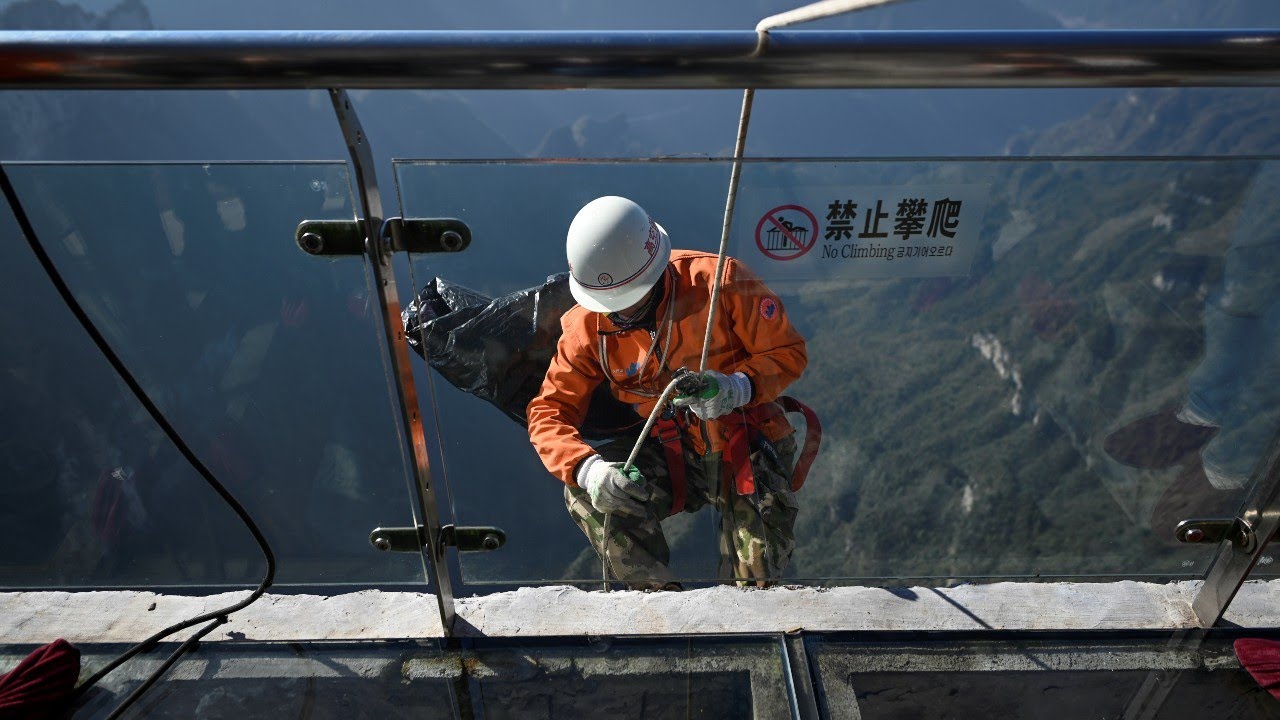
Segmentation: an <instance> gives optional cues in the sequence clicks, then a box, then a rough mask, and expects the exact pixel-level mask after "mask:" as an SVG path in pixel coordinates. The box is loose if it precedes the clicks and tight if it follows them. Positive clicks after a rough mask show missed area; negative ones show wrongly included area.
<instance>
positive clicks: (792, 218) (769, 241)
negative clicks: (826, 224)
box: [756, 205, 818, 262]
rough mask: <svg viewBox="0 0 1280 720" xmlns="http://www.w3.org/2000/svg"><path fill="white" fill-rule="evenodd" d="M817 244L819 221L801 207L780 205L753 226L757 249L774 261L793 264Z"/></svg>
mask: <svg viewBox="0 0 1280 720" xmlns="http://www.w3.org/2000/svg"><path fill="white" fill-rule="evenodd" d="M817 242H818V219H817V218H816V217H814V216H813V213H811V212H809V211H808V210H807V209H806V208H804V207H803V206H801V205H779V206H778V207H776V208H774V209H772V210H770V211H769V212H767V213H765V214H764V217H762V218H760V222H758V223H756V247H758V248H760V252H762V253H764V254H765V256H766V257H769V258H772V259H774V260H780V261H783V262H785V261H787V260H795V259H796V258H798V257H800V256H802V255H804V254H805V253H807V252H809V251H810V250H812V249H813V246H814V244H815V243H817Z"/></svg>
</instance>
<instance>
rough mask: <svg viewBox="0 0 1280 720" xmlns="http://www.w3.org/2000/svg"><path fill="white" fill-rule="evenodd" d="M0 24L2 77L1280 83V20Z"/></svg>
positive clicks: (273, 84) (264, 84) (160, 81)
mask: <svg viewBox="0 0 1280 720" xmlns="http://www.w3.org/2000/svg"><path fill="white" fill-rule="evenodd" d="M769 37H770V42H769V45H768V49H767V51H766V52H764V53H761V54H757V53H755V50H756V41H757V35H756V33H755V32H753V31H736V30H735V31H695V32H687V31H653V32H649V31H610V32H581V31H573V32H532V31H520V32H492V31H483V32H482V31H128V32H114V31H74V32H73V31H68V32H61V31H53V32H14V31H6V32H0V89H55V88H56V89H142V88H151V89H177V88H206V89H218V88H221V89H228V88H246V89H247V88H260V89H268V88H275V89H287V88H334V87H341V88H440V89H464V88H466V89H516V88H524V89H564V88H620V89H642V88H655V89H656V88H666V89H709V88H743V87H755V88H960V87H1021V88H1032V87H1114V86H1261V85H1276V84H1280V29H1259V30H1087V31H1078V30H1030V31H1023V30H1019V31H985V30H984V31H967V30H966V31H873V32H867V31H804V30H777V31H773V32H771V33H770V35H769Z"/></svg>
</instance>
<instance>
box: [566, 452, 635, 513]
mask: <svg viewBox="0 0 1280 720" xmlns="http://www.w3.org/2000/svg"><path fill="white" fill-rule="evenodd" d="M621 468H622V463H611V462H605V460H604V458H602V457H600V456H599V455H592V456H591V457H589V458H587V459H586V460H583V461H582V465H581V466H580V467H579V468H578V475H577V481H578V486H579V487H581V488H582V489H583V490H586V491H587V495H589V496H590V497H591V504H592V505H594V506H595V507H596V509H597V510H599V511H600V512H602V513H604V514H606V515H609V514H612V513H617V514H618V515H643V514H644V505H643V503H644V502H645V501H646V500H648V499H649V488H648V486H647V485H646V484H645V481H644V476H643V475H641V474H640V471H639V470H637V469H636V468H631V469H629V470H627V472H626V473H623V472H622V470H621Z"/></svg>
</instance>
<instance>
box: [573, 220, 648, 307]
mask: <svg viewBox="0 0 1280 720" xmlns="http://www.w3.org/2000/svg"><path fill="white" fill-rule="evenodd" d="M654 225H657V227H658V251H657V252H656V253H654V257H653V262H651V263H649V266H648V267H646V268H645V271H644V272H643V273H641V274H639V275H637V276H636V277H635V278H633V279H632V280H631V282H628V283H627V284H625V285H621V286H618V287H613V288H609V289H608V290H594V289H589V288H585V287H583V286H582V284H581V283H579V282H578V281H577V280H576V279H574V277H573V273H570V274H569V292H570V293H572V294H573V299H574V300H576V301H577V302H578V304H579V305H581V306H582V307H584V308H586V309H588V310H590V311H591V312H598V313H611V312H619V311H621V310H626V309H627V308H629V307H631V306H632V305H635V304H636V303H638V302H640V301H641V300H643V299H644V296H645V295H647V294H649V291H650V290H652V289H653V286H654V285H656V284H657V283H658V281H659V280H660V279H662V274H663V273H664V272H666V270H667V263H669V262H670V261H671V240H670V238H668V237H667V231H666V230H665V229H664V228H663V227H662V226H661V225H658V223H656V222H655V223H654Z"/></svg>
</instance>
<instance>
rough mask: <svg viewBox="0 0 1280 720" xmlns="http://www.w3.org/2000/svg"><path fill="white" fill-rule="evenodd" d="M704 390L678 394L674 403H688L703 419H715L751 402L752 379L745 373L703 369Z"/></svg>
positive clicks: (701, 373)
mask: <svg viewBox="0 0 1280 720" xmlns="http://www.w3.org/2000/svg"><path fill="white" fill-rule="evenodd" d="M698 374H699V375H701V376H702V381H703V388H702V392H700V393H698V394H697V395H677V396H676V399H675V400H672V401H671V402H672V404H674V405H686V406H688V408H689V409H690V410H692V411H693V414H694V415H697V416H698V417H699V418H700V419H702V420H713V419H715V418H718V417H720V416H721V415H727V414H729V413H731V412H733V411H734V410H736V409H738V408H740V407H742V406H743V405H746V404H747V403H749V402H751V381H750V380H748V379H747V376H746V375H745V374H743V373H740V372H736V373H734V374H732V375H725V374H724V373H719V372H716V371H715V370H703V371H702V372H700V373H698Z"/></svg>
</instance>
